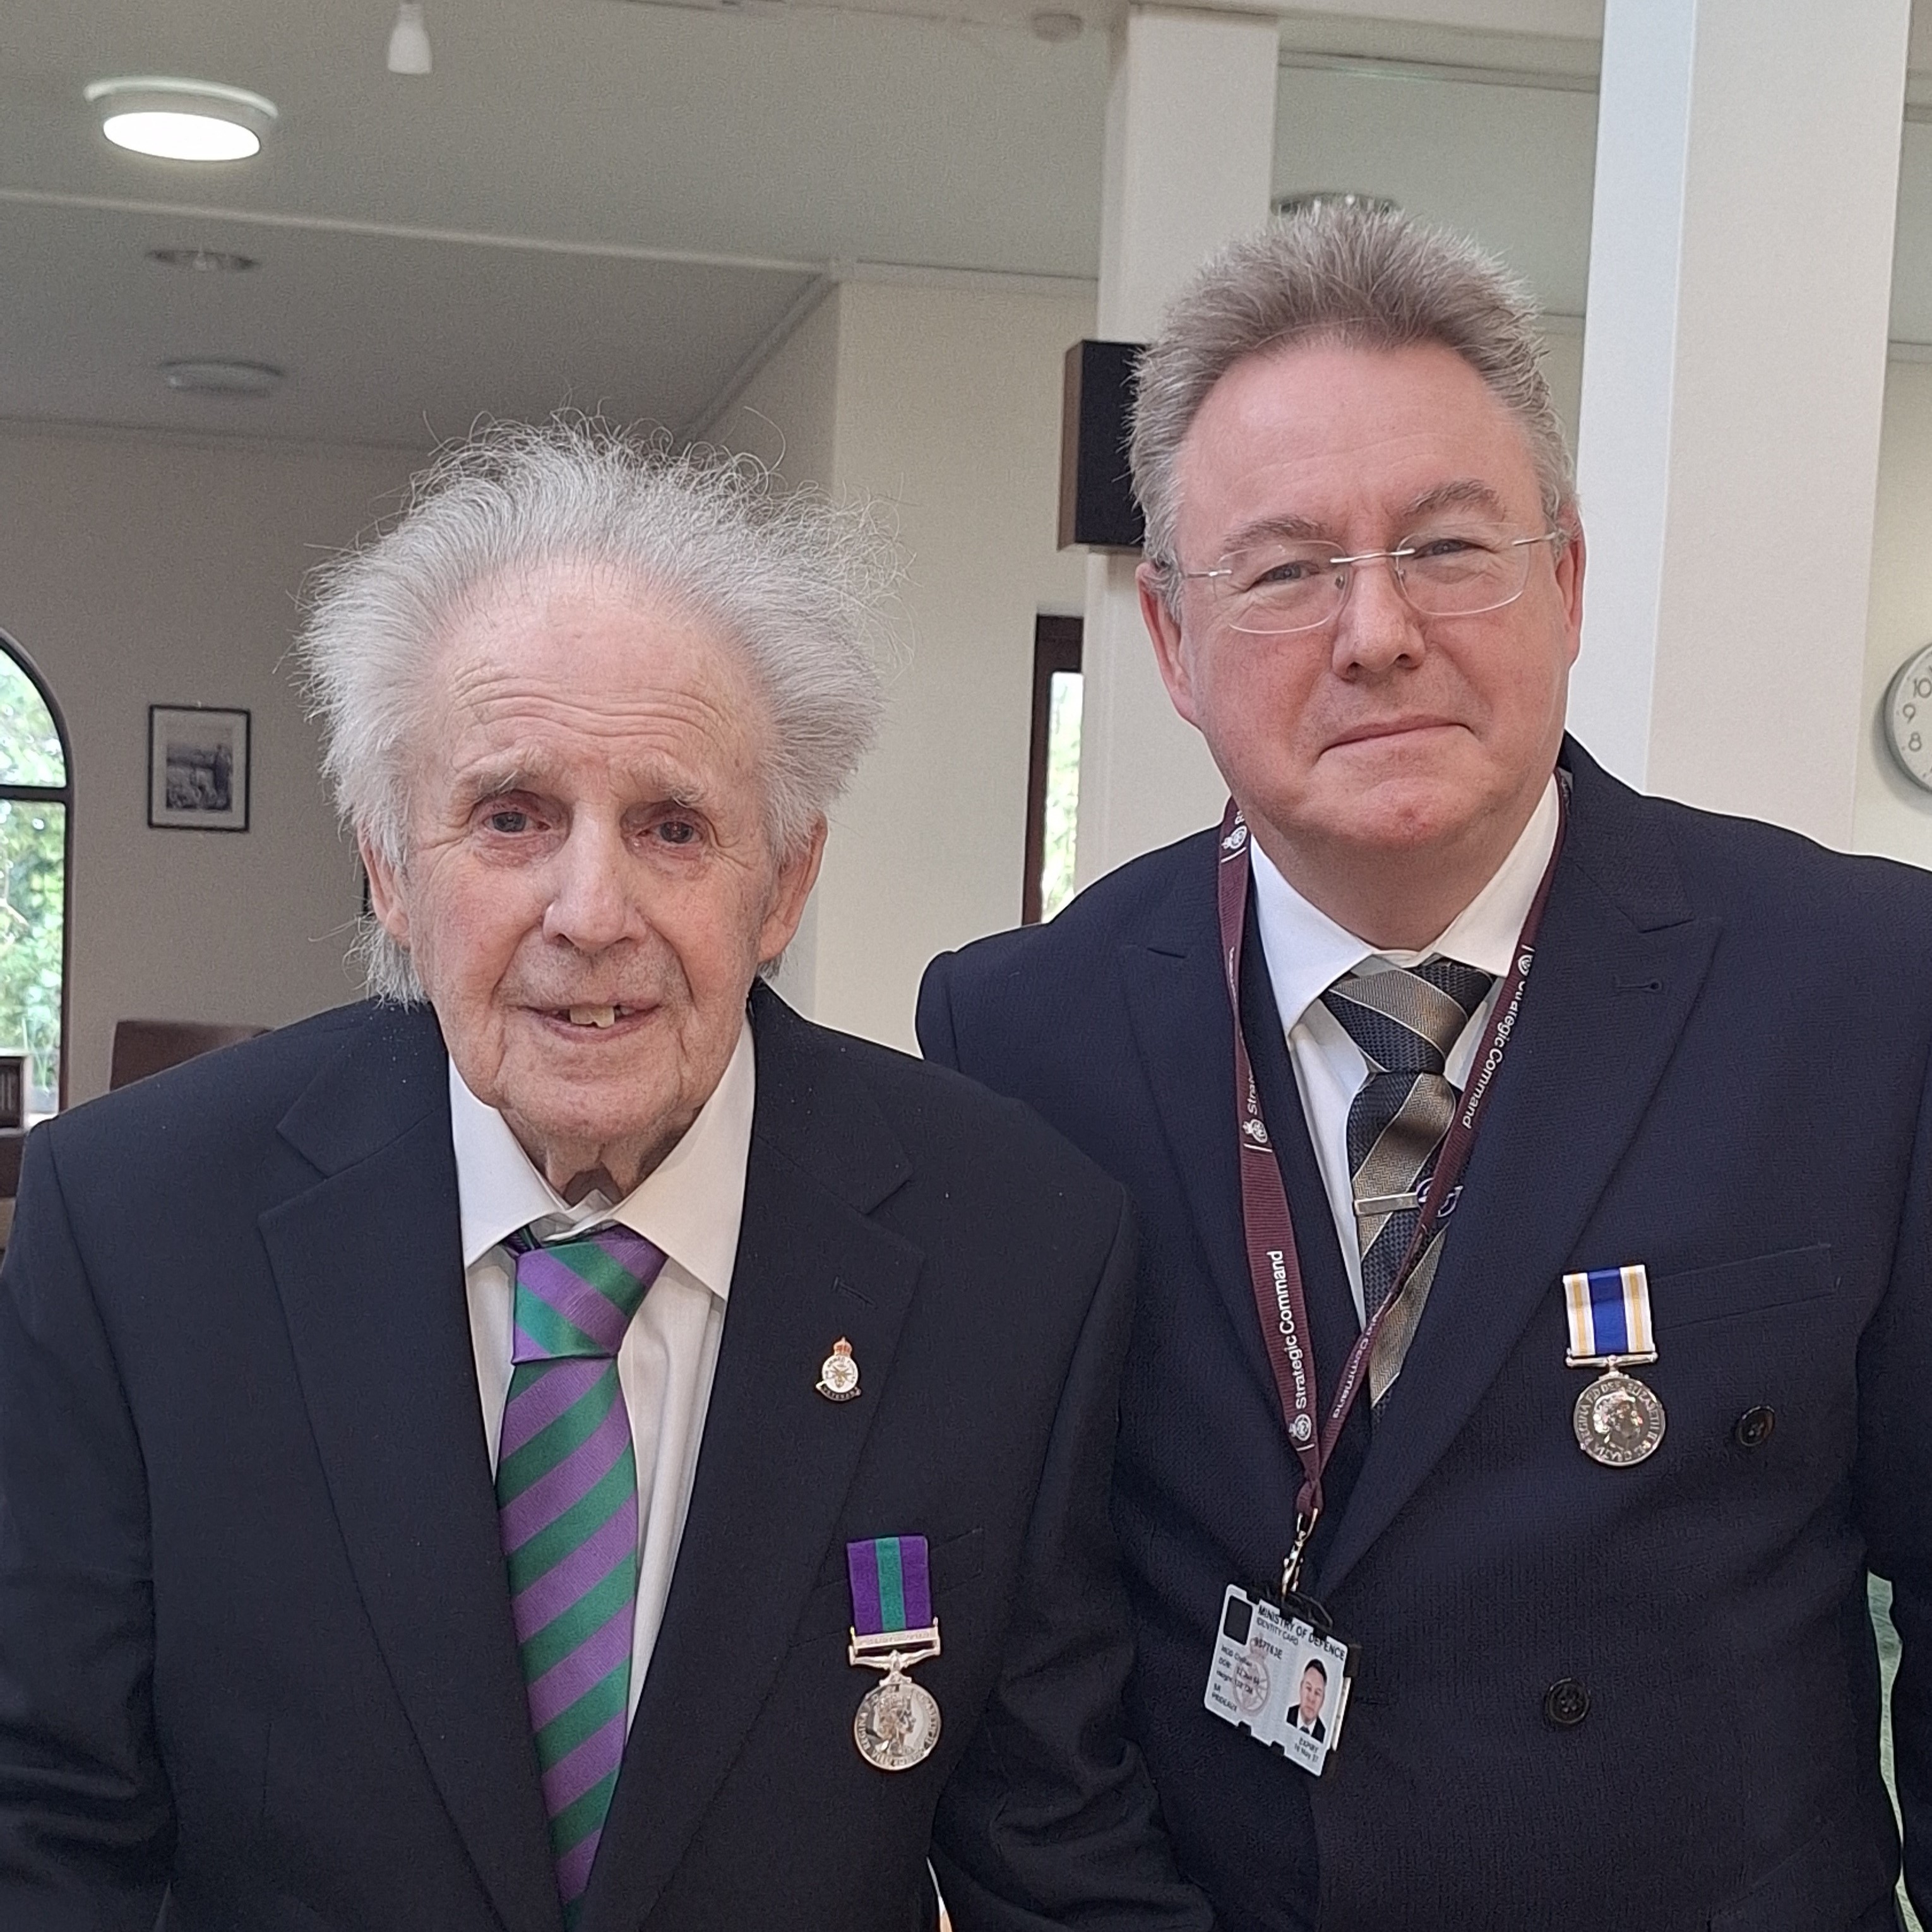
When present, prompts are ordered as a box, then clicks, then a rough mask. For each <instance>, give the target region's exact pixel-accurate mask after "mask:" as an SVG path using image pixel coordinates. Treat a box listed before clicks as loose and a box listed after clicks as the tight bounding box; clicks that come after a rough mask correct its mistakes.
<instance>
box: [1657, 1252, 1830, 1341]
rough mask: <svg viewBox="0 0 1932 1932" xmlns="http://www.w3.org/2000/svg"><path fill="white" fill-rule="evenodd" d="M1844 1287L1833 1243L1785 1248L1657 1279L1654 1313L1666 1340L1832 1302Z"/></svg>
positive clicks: (1661, 1276) (1658, 1327)
mask: <svg viewBox="0 0 1932 1932" xmlns="http://www.w3.org/2000/svg"><path fill="white" fill-rule="evenodd" d="M1837 1287H1838V1271H1837V1269H1836V1268H1835V1267H1834V1265H1832V1247H1831V1244H1830V1243H1829V1241H1820V1242H1818V1243H1817V1244H1814V1246H1812V1247H1806V1248H1784V1249H1781V1250H1778V1252H1777V1253H1773V1254H1768V1255H1752V1256H1748V1257H1747V1258H1746V1259H1744V1260H1742V1261H1735V1262H1721V1263H1720V1264H1719V1265H1718V1266H1717V1267H1715V1268H1691V1269H1688V1270H1686V1271H1683V1272H1682V1273H1680V1274H1665V1275H1653V1276H1652V1277H1651V1280H1650V1311H1651V1317H1652V1320H1653V1322H1655V1325H1656V1327H1657V1329H1658V1333H1659V1334H1665V1333H1668V1332H1670V1331H1674V1330H1677V1329H1681V1328H1695V1327H1697V1325H1699V1324H1700V1323H1702V1322H1721V1321H1724V1320H1727V1319H1730V1317H1732V1316H1739V1315H1758V1316H1763V1315H1769V1314H1770V1313H1772V1311H1773V1310H1777V1309H1781V1308H1788V1307H1798V1306H1799V1305H1800V1304H1802V1303H1805V1302H1808V1301H1823V1300H1825V1299H1826V1298H1829V1296H1830V1295H1832V1292H1834V1291H1835V1289H1836V1288H1837Z"/></svg>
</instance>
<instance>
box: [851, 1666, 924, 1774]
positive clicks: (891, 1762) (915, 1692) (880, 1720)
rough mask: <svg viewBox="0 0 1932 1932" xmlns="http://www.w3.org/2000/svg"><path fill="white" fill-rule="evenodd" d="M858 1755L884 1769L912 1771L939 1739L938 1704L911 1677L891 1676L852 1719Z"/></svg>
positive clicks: (874, 1688) (868, 1694) (875, 1687)
mask: <svg viewBox="0 0 1932 1932" xmlns="http://www.w3.org/2000/svg"><path fill="white" fill-rule="evenodd" d="M852 1736H853V1738H854V1739H856V1741H857V1743H858V1746H859V1756H860V1757H862V1758H863V1759H864V1760H865V1762H866V1763H868V1764H871V1765H876V1766H877V1767H878V1768H879V1769H880V1770H881V1771H910V1770H911V1769H912V1768H913V1766H914V1765H916V1764H922V1763H925V1761H926V1760H927V1759H928V1758H929V1757H931V1756H932V1748H933V1746H934V1745H936V1744H938V1742H939V1706H938V1704H937V1703H935V1702H934V1701H933V1697H932V1693H931V1692H930V1691H928V1690H926V1688H924V1686H922V1685H918V1684H915V1683H914V1682H913V1681H912V1679H910V1677H888V1678H887V1679H886V1680H885V1682H883V1684H875V1685H873V1686H872V1688H871V1690H869V1691H867V1692H866V1693H865V1697H863V1698H862V1700H860V1703H859V1711H858V1715H856V1717H855V1718H853V1720H852Z"/></svg>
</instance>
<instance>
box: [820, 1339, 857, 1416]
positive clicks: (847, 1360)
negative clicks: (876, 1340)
mask: <svg viewBox="0 0 1932 1932" xmlns="http://www.w3.org/2000/svg"><path fill="white" fill-rule="evenodd" d="M818 1392H819V1394H820V1395H822V1396H823V1397H824V1398H825V1400H826V1401H827V1402H850V1400H852V1398H853V1397H854V1396H855V1395H856V1394H858V1393H859V1364H857V1363H856V1362H855V1361H853V1359H852V1345H851V1343H850V1342H848V1341H847V1340H846V1339H845V1338H844V1336H843V1335H841V1336H840V1337H839V1338H838V1340H837V1341H835V1343H832V1352H831V1354H830V1355H827V1356H826V1358H825V1359H824V1361H822V1362H821V1363H820V1364H819V1365H818Z"/></svg>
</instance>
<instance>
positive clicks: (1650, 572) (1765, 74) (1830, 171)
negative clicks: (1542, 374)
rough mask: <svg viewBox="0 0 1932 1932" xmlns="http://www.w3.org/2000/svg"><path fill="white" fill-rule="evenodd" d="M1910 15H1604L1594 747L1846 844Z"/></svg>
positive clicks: (1590, 329) (1608, 757)
mask: <svg viewBox="0 0 1932 1932" xmlns="http://www.w3.org/2000/svg"><path fill="white" fill-rule="evenodd" d="M1910 12H1911V7H1910V0H1831V4H1830V5H1821V4H1820V0H1608V4H1607V7H1606V9H1605V17H1604V65H1603V91H1602V95H1601V107H1600V110H1599V116H1598V137H1597V174H1596V205H1595V213H1594V215H1593V217H1592V230H1591V242H1590V282H1589V304H1588V321H1587V324H1586V329H1585V334H1584V343H1583V413H1582V427H1581V434H1580V490H1581V495H1582V498H1583V523H1584V529H1585V530H1586V533H1587V535H1588V538H1589V574H1588V579H1587V582H1586V594H1585V604H1584V608H1585V613H1586V616H1585V624H1584V631H1583V655H1582V657H1581V658H1580V660H1579V661H1578V664H1577V672H1576V676H1575V679H1574V682H1573V685H1572V692H1571V722H1572V724H1573V726H1574V728H1575V730H1577V735H1578V736H1580V738H1581V739H1583V742H1584V743H1585V744H1586V745H1587V746H1588V747H1589V748H1590V749H1591V750H1592V751H1593V752H1594V753H1595V754H1596V755H1597V756H1598V757H1600V758H1601V759H1602V760H1603V761H1604V763H1607V765H1608V766H1610V769H1612V770H1613V771H1615V772H1616V773H1617V774H1618V775H1619V776H1620V777H1622V778H1625V780H1627V781H1628V782H1630V783H1631V784H1635V785H1637V786H1640V787H1642V788H1643V789H1644V790H1649V791H1653V792H1658V793H1664V794H1666V795H1667V796H1671V797H1674V798H1680V799H1687V800H1688V801H1689V802H1691V803H1693V804H1696V805H1708V806H1710V807H1712V808H1716V809H1718V810H1721V811H1734V812H1742V813H1747V814H1750V815H1751V816H1753V817H1760V818H1766V819H1771V820H1775V821H1777V822H1778V823H1782V824H1785V825H1788V826H1793V827H1795V828H1796V829H1798V830H1799V831H1802V832H1808V833H1809V834H1810V835H1811V836H1812V837H1814V838H1820V839H1822V840H1823V841H1826V843H1828V844H1832V845H1837V846H1841V847H1843V846H1848V845H1849V844H1850V842H1851V836H1852V793H1853V787H1854V782H1855V774H1856V770H1857V760H1858V740H1859V736H1860V733H1861V730H1863V728H1864V719H1863V717H1862V715H1861V714H1862V709H1863V705H1862V699H1861V677H1862V673H1863V668H1864V640H1865V615H1866V599H1867V578H1868V576H1869V573H1870V559H1871V542H1872V520H1873V495H1874V491H1875V489H1876V482H1877V476H1878V446H1879V416H1880V412H1881V409H1882V403H1883V396H1884V382H1885V338H1886V332H1887V331H1886V322H1887V317H1888V311H1889V308H1890V303H1891V247H1892V226H1893V211H1894V204H1895V202H1896V199H1897V184H1898V157H1899V142H1900V132H1901V122H1902V118H1903V107H1904V93H1905V71H1906V34H1907V28H1908V27H1909V16H1910Z"/></svg>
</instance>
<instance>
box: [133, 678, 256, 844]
mask: <svg viewBox="0 0 1932 1932" xmlns="http://www.w3.org/2000/svg"><path fill="white" fill-rule="evenodd" d="M148 823H149V824H150V825H152V826H161V827H163V828H165V829H167V830H169V831H175V832H246V831H247V830H248V712H245V711H213V710H208V709H203V708H202V706H199V705H185V704H151V705H149V706H148Z"/></svg>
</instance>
